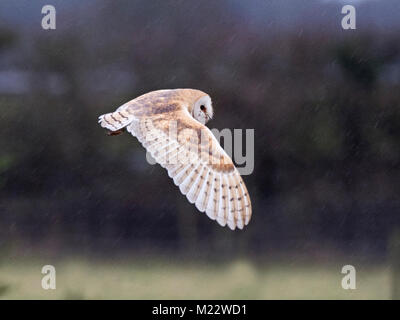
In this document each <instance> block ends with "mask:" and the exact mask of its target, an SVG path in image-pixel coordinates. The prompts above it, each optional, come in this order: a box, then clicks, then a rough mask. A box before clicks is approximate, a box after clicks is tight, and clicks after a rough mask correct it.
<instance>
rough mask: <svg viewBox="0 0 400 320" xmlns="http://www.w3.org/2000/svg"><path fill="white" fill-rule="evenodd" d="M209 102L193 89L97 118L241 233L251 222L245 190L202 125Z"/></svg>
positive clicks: (151, 97)
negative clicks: (137, 145)
mask: <svg viewBox="0 0 400 320" xmlns="http://www.w3.org/2000/svg"><path fill="white" fill-rule="evenodd" d="M212 117H213V107H212V103H211V98H210V97H209V96H208V95H207V94H206V93H204V92H202V91H200V90H195V89H173V90H158V91H152V92H149V93H146V94H144V95H141V96H139V97H137V98H135V99H133V100H131V101H129V102H127V103H125V104H123V105H122V106H120V107H119V108H118V109H117V110H116V111H115V112H112V113H108V114H105V115H102V116H100V117H99V123H100V125H101V126H102V127H103V128H106V129H108V130H110V131H111V132H117V131H119V130H124V129H126V130H127V131H128V132H130V133H131V134H132V135H133V136H135V137H137V139H138V140H139V141H140V142H141V144H142V145H143V146H144V147H145V148H146V149H147V151H149V152H150V154H151V155H152V156H153V158H154V159H155V160H156V161H157V162H158V163H159V164H160V165H161V166H162V167H164V168H165V169H167V171H168V175H169V176H170V177H171V178H172V179H173V181H174V183H175V184H176V185H177V186H178V187H179V189H180V191H181V192H182V193H183V194H184V195H186V197H187V199H188V200H189V202H191V203H193V204H195V206H196V207H197V209H198V210H199V211H201V212H205V213H206V214H207V215H208V216H209V217H210V218H211V219H213V220H216V221H217V222H218V223H219V224H220V225H222V226H225V225H228V226H229V228H230V229H232V230H234V229H235V228H236V227H238V228H240V229H242V228H243V227H244V226H245V225H247V224H248V222H249V221H250V218H251V213H252V212H251V202H250V197H249V195H248V191H247V188H246V186H245V184H244V182H243V180H242V178H241V176H240V174H239V172H238V170H237V169H236V168H235V166H234V164H233V162H232V160H231V159H230V157H229V156H228V155H227V154H226V153H225V151H224V150H223V149H222V147H221V146H220V145H219V143H218V141H217V140H216V138H215V137H214V135H213V134H212V132H211V131H210V130H209V129H208V128H207V127H206V126H205V124H206V123H207V122H208V121H209V120H210V119H211V118H212Z"/></svg>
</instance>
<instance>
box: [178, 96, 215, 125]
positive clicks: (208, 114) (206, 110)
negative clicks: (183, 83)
mask: <svg viewBox="0 0 400 320" xmlns="http://www.w3.org/2000/svg"><path fill="white" fill-rule="evenodd" d="M178 94H179V95H180V96H181V98H183V100H184V101H185V102H186V103H188V105H187V107H188V111H189V113H190V115H191V116H192V117H193V118H195V119H196V120H197V121H199V122H200V123H202V124H206V123H207V122H208V121H209V120H210V119H212V117H213V107H212V103H211V98H210V96H209V95H208V94H207V93H205V92H203V91H200V90H194V89H180V90H179V91H178Z"/></svg>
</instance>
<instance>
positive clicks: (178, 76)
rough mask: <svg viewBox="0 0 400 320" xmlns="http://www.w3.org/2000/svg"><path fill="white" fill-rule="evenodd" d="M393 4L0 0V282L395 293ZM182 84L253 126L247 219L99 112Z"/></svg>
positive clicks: (8, 291) (76, 295) (77, 287)
mask: <svg viewBox="0 0 400 320" xmlns="http://www.w3.org/2000/svg"><path fill="white" fill-rule="evenodd" d="M46 4H51V5H54V7H55V8H56V12H57V16H56V17H57V18H56V19H57V20H56V30H43V29H42V27H41V20H42V17H43V16H44V15H43V14H41V9H42V7H43V6H44V5H46ZM345 4H352V5H354V6H355V7H356V17H357V20H356V22H357V29H356V30H343V29H342V27H341V20H342V17H343V16H344V15H343V14H341V8H342V6H343V5H345ZM399 16H400V2H399V1H398V0H382V1H373V0H371V1H368V0H364V1H346V2H342V1H320V0H311V1H295V0H291V1H289V0H279V1H278V0H271V1H266V0H251V1H243V0H219V1H211V0H210V1H178V0H175V1H169V0H168V1H164V0H163V1H161V0H160V1H125V0H119V1H111V0H110V1H106V0H96V1H84V2H83V1H77V0H76V1H75V0H74V1H61V0H60V1H56V0H51V1H39V0H36V1H31V0H20V1H11V0H6V1H1V3H0V110H1V113H0V298H3V299H8V298H16V299H25V298H27V299H31V298H46V299H51V298H60V299H70V298H71V299H85V298H111V299H112V298H123V299H136V298H142V299H147V298H155V299H165V298H169V299H175V298H177V299H182V298H192V299H206V298H209V299H219V298H221V299H222V298H232V299H264V298H265V299H277V298H283V299H295V298H303V299H308V298H317V299H336V298H339V299H353V298H358V299H367V298H377V299H390V298H400V275H399V273H400V272H399V271H398V270H399V269H400V268H399V265H400V231H399V230H400V217H399V213H400V212H399V211H400V196H399V192H400V171H399V169H400V109H399V108H400V102H399V101H400V19H399ZM182 87H184V88H185V87H186V88H197V89H200V90H203V91H205V92H207V93H208V94H210V96H211V97H212V99H213V104H214V108H215V117H214V119H213V120H212V121H211V122H209V124H208V126H209V127H210V128H217V129H220V130H221V129H223V128H232V129H233V128H239V129H255V160H254V164H255V170H254V172H253V174H251V175H249V176H245V177H244V180H245V183H246V184H247V187H248V189H249V192H250V195H251V199H252V204H253V218H252V221H251V222H250V224H249V226H248V227H247V228H245V229H244V230H243V231H235V232H232V231H230V230H229V229H227V228H221V227H220V226H219V225H218V224H217V223H215V222H213V221H211V220H209V219H208V218H207V217H206V216H205V215H204V214H201V213H199V212H197V210H196V209H195V207H194V206H192V205H190V204H189V203H188V202H187V200H186V198H185V197H184V196H182V195H181V194H180V192H179V190H178V189H177V188H176V187H175V186H174V184H173V183H172V181H170V179H169V177H168V175H167V173H166V172H165V170H164V169H162V168H161V167H160V166H157V165H150V164H148V163H147V161H146V158H145V150H144V149H143V148H142V147H141V146H140V144H139V143H138V141H137V140H136V139H134V138H133V137H131V136H130V135H128V134H124V135H121V136H117V137H108V136H107V135H106V134H105V132H104V131H103V130H102V129H101V128H100V127H99V126H98V124H97V117H98V116H99V115H100V114H102V113H105V112H110V111H113V110H114V109H116V107H118V106H120V105H121V104H123V103H124V102H126V101H128V100H130V99H132V98H134V97H136V96H138V95H140V94H143V93H146V92H148V91H151V90H156V89H164V88H182ZM45 264H50V265H54V266H55V267H56V270H57V289H56V290H54V291H53V290H49V291H46V290H43V289H42V288H41V286H40V283H41V279H42V276H43V275H42V274H41V268H42V266H43V265H45ZM347 264H350V265H353V266H354V267H355V268H356V270H357V289H356V290H344V289H342V287H341V280H342V278H343V276H344V275H343V274H341V270H342V267H343V266H344V265H347Z"/></svg>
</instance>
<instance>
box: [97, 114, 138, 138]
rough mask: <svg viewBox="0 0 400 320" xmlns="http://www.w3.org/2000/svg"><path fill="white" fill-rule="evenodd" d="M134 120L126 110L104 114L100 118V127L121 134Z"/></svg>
mask: <svg viewBox="0 0 400 320" xmlns="http://www.w3.org/2000/svg"><path fill="white" fill-rule="evenodd" d="M132 120H133V117H132V115H131V114H129V113H128V112H126V111H124V110H120V111H118V110H117V111H115V112H111V113H106V114H103V115H101V116H100V117H99V123H100V126H101V127H103V128H106V129H108V130H110V131H111V133H113V132H120V131H121V129H123V128H125V127H126V126H127V125H129V124H130V123H131V122H132Z"/></svg>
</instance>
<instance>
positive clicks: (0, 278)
mask: <svg viewBox="0 0 400 320" xmlns="http://www.w3.org/2000/svg"><path fill="white" fill-rule="evenodd" d="M50 260H51V259H50ZM45 264H53V265H54V266H55V268H56V279H57V282H56V284H57V288H56V290H44V289H42V287H41V279H42V277H43V275H42V274H41V268H42V266H43V265H45ZM342 266H343V264H339V263H338V264H337V265H335V264H334V263H330V264H311V263H310V264H307V263H298V264H297V263H295V264H293V263H291V264H285V263H284V262H280V263H276V264H268V265H267V264H259V263H258V264H254V263H252V262H250V261H248V260H237V261H234V262H231V263H225V264H212V265H211V264H207V263H204V262H203V263H196V262H182V263H179V262H174V261H172V262H171V261H170V260H167V259H165V261H164V260H160V259H158V260H156V259H137V260H135V259H132V260H114V261H100V260H96V261H93V260H92V261H91V260H84V259H68V260H56V261H55V262H54V261H53V263H52V261H48V260H47V261H45V260H33V259H24V260H20V259H17V260H13V261H9V262H3V263H2V264H0V299H390V295H391V272H390V269H389V268H388V267H385V266H384V265H381V266H368V267H367V266H366V267H363V266H361V265H360V266H356V269H357V289H356V290H344V289H342V287H341V280H342V277H343V276H344V275H342V274H341V273H340V271H341V268H342Z"/></svg>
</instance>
